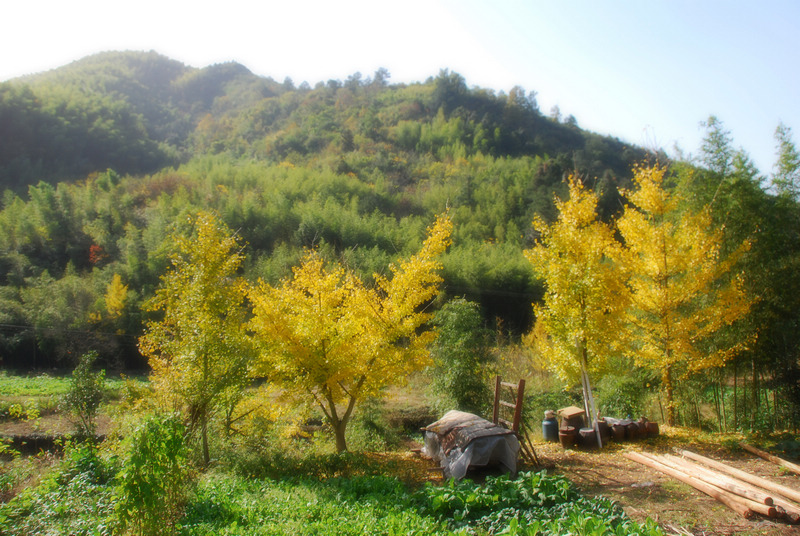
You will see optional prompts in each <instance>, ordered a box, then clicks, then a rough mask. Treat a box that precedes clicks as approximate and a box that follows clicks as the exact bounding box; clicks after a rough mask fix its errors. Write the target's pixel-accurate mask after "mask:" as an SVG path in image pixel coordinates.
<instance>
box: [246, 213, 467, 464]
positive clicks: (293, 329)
mask: <svg viewBox="0 0 800 536" xmlns="http://www.w3.org/2000/svg"><path fill="white" fill-rule="evenodd" d="M451 228H452V224H451V222H450V220H449V218H447V217H439V218H437V220H436V222H435V223H434V225H433V226H432V227H431V228H430V229H429V230H428V237H427V239H426V240H425V241H424V243H423V245H422V248H421V249H420V251H419V252H418V253H417V254H416V255H413V256H412V257H410V258H409V259H407V260H405V261H403V262H401V263H399V265H393V266H392V267H391V272H392V277H391V278H386V277H383V276H379V275H376V276H374V277H375V282H376V284H375V286H372V287H370V286H367V285H365V284H364V283H363V282H362V281H361V280H360V279H358V278H357V277H356V276H355V275H354V274H353V273H352V272H351V271H349V270H347V269H346V268H344V267H343V266H341V265H339V264H337V263H326V262H325V261H324V260H323V259H322V258H321V256H320V255H319V253H318V252H316V251H310V252H309V253H308V254H307V255H306V257H305V259H304V260H303V262H302V264H301V265H300V266H298V267H296V268H295V269H294V274H293V277H292V278H291V279H287V280H284V281H283V282H282V283H281V284H280V285H279V286H277V287H273V286H271V285H269V284H267V283H265V282H263V281H261V282H259V284H258V285H257V286H255V287H254V288H252V289H251V290H250V293H249V296H250V300H251V301H252V303H253V318H252V321H251V322H250V327H251V329H252V331H253V333H254V334H255V337H256V340H257V342H258V344H259V346H260V349H261V353H260V357H259V359H258V362H257V366H256V371H257V372H260V373H261V374H262V375H264V376H266V377H267V378H268V379H269V380H270V381H271V382H273V383H275V384H276V385H277V386H279V387H281V388H282V389H283V390H284V392H285V393H286V394H287V395H290V396H295V397H297V398H299V399H306V400H308V401H312V402H313V403H314V404H316V405H317V406H319V408H320V409H321V410H322V411H323V413H324V414H325V418H326V420H327V422H328V424H329V425H330V426H331V428H332V429H333V432H334V436H335V439H336V448H337V450H338V451H339V452H342V451H345V450H347V443H346V438H345V433H346V430H347V425H348V423H349V422H350V419H351V417H352V415H353V411H354V409H355V407H356V404H357V403H358V402H359V401H361V400H364V399H365V398H367V397H371V396H377V395H379V394H380V393H381V391H382V389H383V388H384V387H385V386H387V385H389V384H402V383H403V382H404V381H405V380H406V378H407V376H408V374H409V373H410V372H412V371H415V370H419V369H421V368H422V367H424V366H426V365H427V364H428V362H429V360H430V356H429V351H428V345H429V344H430V342H431V341H432V339H433V336H434V335H433V333H432V332H431V331H424V330H421V329H420V328H421V327H422V326H423V325H424V324H425V323H426V322H427V321H428V319H429V318H430V315H429V314H428V313H427V312H425V310H424V309H425V307H424V306H425V305H426V304H428V303H429V302H430V301H431V300H432V299H433V298H434V297H435V296H436V295H437V294H438V284H439V283H440V281H441V278H440V276H439V275H438V270H439V269H440V264H439V261H438V257H439V256H440V255H441V254H442V253H443V252H444V251H445V249H446V248H447V246H448V244H449V242H450V233H451Z"/></svg>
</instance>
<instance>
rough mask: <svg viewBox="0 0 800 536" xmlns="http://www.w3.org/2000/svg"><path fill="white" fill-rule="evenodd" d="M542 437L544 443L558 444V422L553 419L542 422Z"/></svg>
mask: <svg viewBox="0 0 800 536" xmlns="http://www.w3.org/2000/svg"><path fill="white" fill-rule="evenodd" d="M542 437H544V440H545V441H551V442H553V443H557V442H558V421H557V420H556V419H555V418H550V419H545V420H543V421H542Z"/></svg>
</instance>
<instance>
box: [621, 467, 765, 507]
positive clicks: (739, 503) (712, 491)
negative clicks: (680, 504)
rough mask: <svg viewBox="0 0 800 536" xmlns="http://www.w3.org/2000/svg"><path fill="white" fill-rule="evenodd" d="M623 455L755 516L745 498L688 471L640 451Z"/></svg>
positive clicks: (728, 505) (726, 504)
mask: <svg viewBox="0 0 800 536" xmlns="http://www.w3.org/2000/svg"><path fill="white" fill-rule="evenodd" d="M623 456H625V457H626V458H628V459H629V460H633V461H635V462H637V463H641V464H642V465H646V466H647V467H650V468H652V469H655V470H656V471H660V472H662V473H665V474H667V475H669V476H671V477H673V478H676V479H678V480H680V481H681V482H684V483H686V484H689V485H690V486H692V487H693V488H695V489H696V490H698V491H702V492H703V493H705V494H706V495H709V496H710V497H713V498H715V499H716V500H718V501H719V502H721V503H723V504H724V505H725V506H727V507H728V508H730V509H731V510H733V511H734V512H736V513H737V514H739V515H741V516H742V517H744V518H746V519H750V518H751V517H753V509H752V508H750V506H749V505H748V504H746V503H745V502H744V499H741V498H740V497H736V496H735V495H733V494H731V493H728V492H725V491H722V490H720V489H719V488H715V487H714V486H712V485H710V484H706V483H704V482H701V481H699V480H697V479H695V478H692V477H690V476H689V475H687V474H686V473H683V472H681V471H677V470H675V469H672V468H671V467H669V466H667V465H664V464H662V463H659V462H656V461H654V460H651V459H650V458H647V457H646V456H642V455H641V454H639V453H638V452H625V453H623ZM762 506H764V505H762ZM776 513H777V511H776Z"/></svg>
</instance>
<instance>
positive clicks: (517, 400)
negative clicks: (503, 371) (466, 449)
mask: <svg viewBox="0 0 800 536" xmlns="http://www.w3.org/2000/svg"><path fill="white" fill-rule="evenodd" d="M503 388H506V390H507V392H508V394H509V395H510V398H511V400H510V401H509V400H505V399H504V398H503V397H504V395H503ZM524 401H525V380H522V379H521V380H520V381H519V383H508V382H504V381H502V380H501V379H500V376H497V377H495V384H494V407H493V410H492V422H493V423H495V424H502V425H503V426H505V427H506V428H509V429H511V431H512V432H514V434H516V436H517V438H518V439H519V443H520V447H521V448H522V452H523V456H524V457H525V459H526V461H527V462H529V463H531V464H532V465H535V466H538V465H539V459H538V458H537V456H536V451H534V450H533V445H532V444H531V442H530V440H529V439H528V434H527V433H520V431H519V429H520V426H522V427H523V428H526V427H525V421H523V420H522V406H523V403H524ZM501 408H505V409H506V410H513V411H514V416H513V417H512V420H511V421H508V420H506V419H503V418H502V417H501V416H500V410H501ZM525 431H526V432H527V430H525Z"/></svg>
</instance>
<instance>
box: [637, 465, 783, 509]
mask: <svg viewBox="0 0 800 536" xmlns="http://www.w3.org/2000/svg"><path fill="white" fill-rule="evenodd" d="M649 456H650V457H651V458H654V459H656V460H658V461H660V462H662V463H664V464H667V465H669V466H671V467H674V468H675V469H678V470H680V471H683V472H684V473H687V474H689V475H691V476H694V477H696V478H701V479H702V480H704V481H706V482H708V483H709V484H713V485H714V486H717V487H718V488H721V489H724V490H725V491H729V492H731V493H734V494H736V495H739V496H741V497H745V498H747V499H750V500H751V501H756V502H760V503H762V504H765V505H767V506H772V505H773V504H774V502H775V501H774V500H773V498H772V497H771V496H770V495H769V494H767V493H766V492H765V491H764V490H761V489H756V488H755V487H753V486H751V485H749V484H747V483H745V482H742V481H740V480H735V479H734V478H733V477H730V476H727V475H724V474H722V473H717V472H715V471H712V470H711V469H707V468H705V467H702V466H700V465H698V464H696V463H694V462H690V461H689V460H684V459H683V458H678V457H677V456H670V455H668V454H666V455H663V456H652V455H649Z"/></svg>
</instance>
